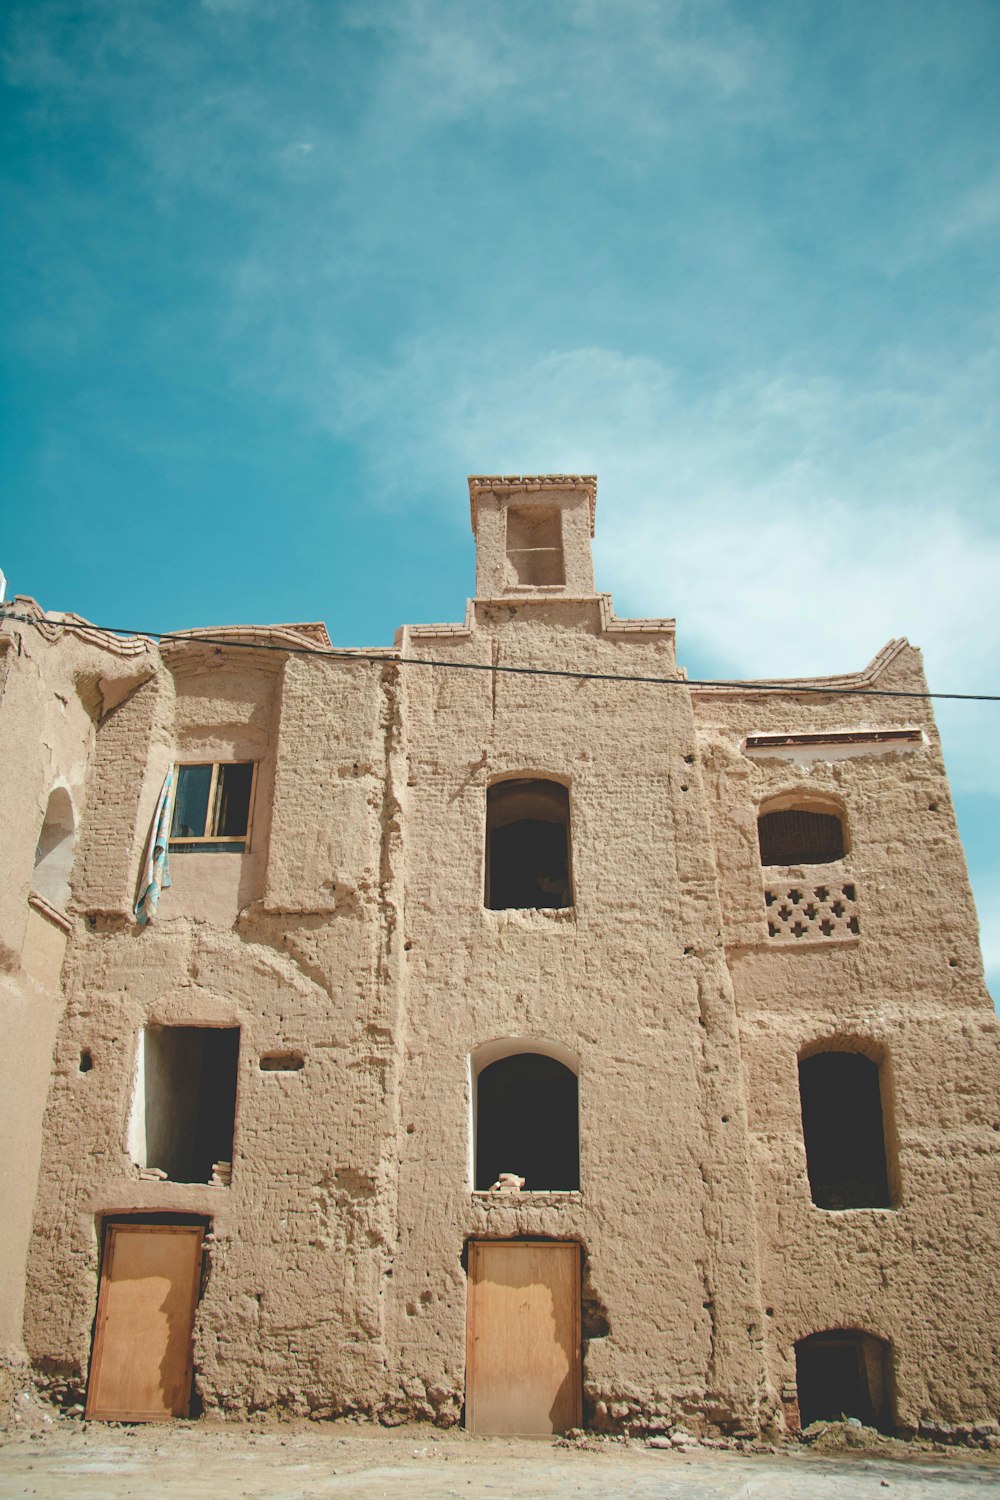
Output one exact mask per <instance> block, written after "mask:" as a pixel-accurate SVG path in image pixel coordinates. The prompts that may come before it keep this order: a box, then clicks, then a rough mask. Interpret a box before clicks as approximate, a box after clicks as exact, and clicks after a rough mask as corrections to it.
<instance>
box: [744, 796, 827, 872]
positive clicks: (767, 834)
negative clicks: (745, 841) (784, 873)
mask: <svg viewBox="0 0 1000 1500" xmlns="http://www.w3.org/2000/svg"><path fill="white" fill-rule="evenodd" d="M757 837H758V839H759V841H760V862H761V864H762V865H826V864H830V863H831V861H833V860H835V859H843V857H844V825H843V823H842V822H841V820H840V818H839V817H837V815H836V813H817V812H804V811H803V810H802V809H801V808H796V807H789V808H787V809H785V810H784V811H783V812H769V813H762V814H761V816H760V817H759V818H758V819H757Z"/></svg>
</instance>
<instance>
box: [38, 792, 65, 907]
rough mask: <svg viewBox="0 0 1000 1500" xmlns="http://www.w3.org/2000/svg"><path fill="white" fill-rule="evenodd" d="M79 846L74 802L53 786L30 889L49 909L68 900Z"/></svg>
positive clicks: (61, 905) (60, 905)
mask: <svg viewBox="0 0 1000 1500" xmlns="http://www.w3.org/2000/svg"><path fill="white" fill-rule="evenodd" d="M75 845H76V819H75V818H74V816H73V802H72V799H71V798H70V795H69V792H68V791H67V790H66V788H65V787H62V786H57V787H54V788H53V790H52V793H51V795H50V797H49V803H48V807H47V808H46V809H45V821H44V823H43V824H42V831H41V833H40V834H39V835H38V846H37V848H36V849H35V868H34V872H33V874H32V877H31V889H32V891H34V893H35V895H36V896H41V897H42V899H43V901H47V902H48V903H49V905H50V906H57V907H59V908H60V909H61V908H62V907H64V906H65V905H66V902H67V901H68V900H69V875H70V870H71V869H72V868H73V851H74V848H75Z"/></svg>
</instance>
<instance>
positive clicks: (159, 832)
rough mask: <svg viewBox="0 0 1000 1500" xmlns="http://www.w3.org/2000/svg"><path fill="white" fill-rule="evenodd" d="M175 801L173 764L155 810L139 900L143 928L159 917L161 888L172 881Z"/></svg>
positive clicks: (137, 905) (137, 908) (139, 913)
mask: <svg viewBox="0 0 1000 1500" xmlns="http://www.w3.org/2000/svg"><path fill="white" fill-rule="evenodd" d="M173 800H174V768H173V766H170V768H169V769H168V771H167V774H166V776H164V778H163V787H162V790H161V791H160V795H159V798H158V799H157V803H156V811H155V812H154V813H153V822H152V825H151V827H150V830H149V842H148V844H147V845H146V863H145V865H144V866H143V871H142V882H141V884H140V887H139V889H140V896H139V899H138V901H137V902H136V903H135V915H136V919H137V920H138V922H139V923H140V925H141V926H143V927H145V925H146V923H147V922H152V920H153V918H154V917H155V916H156V909H157V907H158V906H159V904H160V891H161V890H165V889H166V888H167V887H168V886H169V884H170V861H169V857H168V853H167V850H168V845H169V842H170V810H171V804H172V802H173Z"/></svg>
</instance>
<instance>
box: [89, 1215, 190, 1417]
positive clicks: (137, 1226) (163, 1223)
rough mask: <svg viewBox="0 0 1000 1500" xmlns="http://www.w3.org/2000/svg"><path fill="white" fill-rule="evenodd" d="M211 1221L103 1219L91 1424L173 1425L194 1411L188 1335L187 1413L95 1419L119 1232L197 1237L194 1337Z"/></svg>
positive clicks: (92, 1354) (132, 1217) (134, 1217)
mask: <svg viewBox="0 0 1000 1500" xmlns="http://www.w3.org/2000/svg"><path fill="white" fill-rule="evenodd" d="M210 1227H211V1221H210V1220H206V1219H205V1218H203V1217H201V1216H194V1215H183V1216H181V1215H178V1216H177V1217H174V1216H173V1215H171V1214H117V1215H114V1216H112V1215H108V1216H107V1217H105V1218H104V1219H103V1233H102V1245H101V1270H100V1276H99V1278H98V1287H97V1307H96V1310H95V1313H94V1333H93V1340H92V1343H91V1351H90V1364H89V1366H88V1369H87V1394H86V1403H85V1417H86V1420H88V1421H99V1422H156V1421H164V1422H167V1421H170V1420H171V1418H172V1417H175V1416H181V1417H186V1416H188V1415H189V1414H190V1409H191V1395H190V1393H191V1386H192V1381H193V1379H194V1339H193V1336H192V1334H191V1333H189V1335H188V1342H187V1350H186V1360H185V1372H184V1386H183V1388H184V1389H185V1390H186V1391H187V1392H188V1402H187V1409H186V1410H185V1411H184V1412H164V1413H163V1414H162V1415H160V1414H157V1415H155V1416H150V1415H148V1414H142V1415H137V1414H136V1413H134V1412H126V1411H122V1412H117V1411H116V1412H106V1413H105V1414H104V1415H102V1416H99V1417H95V1416H93V1415H92V1409H93V1405H94V1403H95V1401H96V1396H97V1391H98V1386H99V1382H100V1375H101V1369H102V1365H103V1361H104V1345H105V1332H106V1328H107V1320H108V1297H109V1295H110V1286H111V1282H112V1270H113V1265H114V1244H115V1237H116V1233H117V1231H118V1230H121V1229H125V1230H128V1229H134V1230H143V1231H144V1232H146V1233H151V1234H177V1233H178V1232H180V1233H182V1234H191V1235H196V1236H197V1252H198V1253H197V1259H196V1261H195V1280H194V1286H193V1288H192V1293H193V1295H192V1299H191V1321H192V1333H193V1324H194V1317H195V1313H196V1311H197V1307H198V1303H199V1302H200V1300H201V1292H202V1286H203V1279H204V1271H205V1236H206V1235H207V1234H208V1233H209V1231H210Z"/></svg>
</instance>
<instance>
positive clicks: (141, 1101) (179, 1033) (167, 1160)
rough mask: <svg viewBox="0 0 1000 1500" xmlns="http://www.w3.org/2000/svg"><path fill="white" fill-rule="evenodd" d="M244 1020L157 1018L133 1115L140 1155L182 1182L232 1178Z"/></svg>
mask: <svg viewBox="0 0 1000 1500" xmlns="http://www.w3.org/2000/svg"><path fill="white" fill-rule="evenodd" d="M239 1051H240V1031H239V1027H238V1026H227V1027H214V1026H150V1027H148V1028H147V1029H146V1031H145V1032H144V1033H143V1036H142V1042H141V1047H140V1054H139V1056H140V1063H139V1076H138V1082H137V1088H136V1100H135V1108H134V1111H133V1118H132V1130H131V1141H130V1144H131V1146H132V1154H133V1158H134V1160H135V1161H136V1162H137V1163H138V1165H139V1166H140V1167H144V1168H146V1169H150V1168H152V1169H155V1170H156V1171H157V1172H163V1173H165V1174H166V1176H167V1177H168V1178H170V1179H171V1180H172V1181H174V1182H211V1181H212V1180H213V1178H214V1180H215V1181H217V1182H228V1179H229V1173H230V1170H231V1166H232V1159H233V1127H234V1123H235V1119H236V1077H237V1063H238V1061H239Z"/></svg>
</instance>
